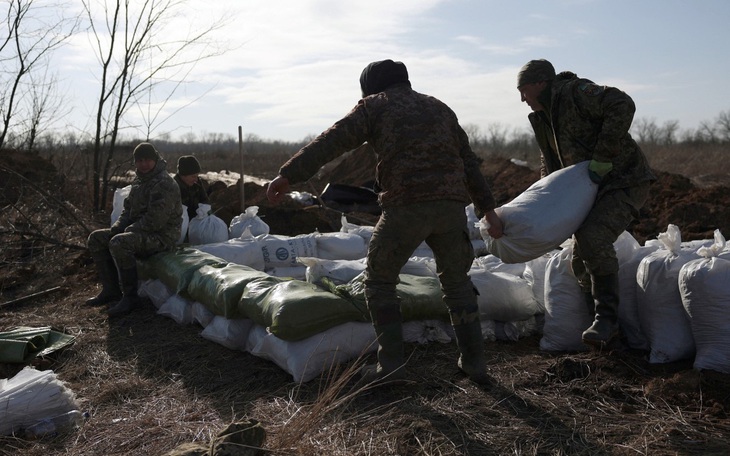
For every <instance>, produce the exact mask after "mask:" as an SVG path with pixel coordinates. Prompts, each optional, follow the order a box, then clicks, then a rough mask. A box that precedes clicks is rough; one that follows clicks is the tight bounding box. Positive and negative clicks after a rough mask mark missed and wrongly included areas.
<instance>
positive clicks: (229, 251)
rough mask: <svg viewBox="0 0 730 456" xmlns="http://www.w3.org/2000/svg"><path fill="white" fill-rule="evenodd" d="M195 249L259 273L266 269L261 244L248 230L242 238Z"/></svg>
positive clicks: (204, 245)
mask: <svg viewBox="0 0 730 456" xmlns="http://www.w3.org/2000/svg"><path fill="white" fill-rule="evenodd" d="M195 248H196V249H197V250H200V251H201V252H205V253H209V254H211V255H214V256H216V257H218V258H221V259H223V260H226V261H228V262H230V263H236V264H242V265H244V266H248V267H250V268H253V269H256V270H257V271H263V270H264V269H265V268H266V263H265V261H264V253H263V251H262V249H261V244H260V243H259V241H258V239H257V238H256V237H254V236H253V235H251V233H250V231H248V229H246V230H245V231H244V233H243V234H242V235H241V236H240V237H237V238H233V239H229V240H227V241H225V242H218V243H214V244H203V245H199V246H196V247H195Z"/></svg>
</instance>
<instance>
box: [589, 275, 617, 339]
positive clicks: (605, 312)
mask: <svg viewBox="0 0 730 456" xmlns="http://www.w3.org/2000/svg"><path fill="white" fill-rule="evenodd" d="M591 277H592V280H593V299H594V301H595V308H596V316H595V319H594V320H593V325H591V327H590V328H588V329H586V330H585V331H583V343H584V344H586V345H589V346H591V347H593V348H597V349H603V348H606V347H607V346H608V345H610V344H611V343H613V342H615V341H616V340H618V335H619V325H618V304H619V288H618V274H607V275H593V276H591Z"/></svg>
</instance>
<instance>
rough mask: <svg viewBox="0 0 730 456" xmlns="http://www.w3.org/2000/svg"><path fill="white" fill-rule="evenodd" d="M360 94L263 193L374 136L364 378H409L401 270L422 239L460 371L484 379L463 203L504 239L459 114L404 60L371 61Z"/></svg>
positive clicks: (277, 194) (277, 192) (281, 191)
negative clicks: (375, 215)
mask: <svg viewBox="0 0 730 456" xmlns="http://www.w3.org/2000/svg"><path fill="white" fill-rule="evenodd" d="M360 88H361V89H362V99H361V100H360V101H359V102H358V103H357V105H356V106H355V107H354V108H353V109H352V110H351V111H350V112H349V113H348V114H347V115H346V116H345V117H344V118H342V119H341V120H339V121H338V122H336V123H335V124H334V125H333V126H332V127H330V128H329V129H328V130H326V131H325V132H324V133H322V134H320V135H319V136H318V137H317V138H316V139H314V141H312V142H311V143H309V144H308V145H306V146H305V147H304V148H302V149H301V150H300V151H299V152H297V153H296V154H295V155H294V156H293V157H292V158H291V159H290V160H289V161H288V162H286V163H285V164H284V165H283V166H282V167H281V169H280V170H279V176H278V177H277V178H276V179H274V180H273V181H271V183H270V184H269V187H268V190H267V196H268V198H269V200H270V201H271V202H274V203H277V202H280V201H281V200H282V199H283V198H284V196H285V194H286V193H287V192H288V191H289V184H290V183H296V182H303V181H306V180H307V179H309V178H310V177H312V176H313V175H314V174H315V173H316V172H317V170H318V169H319V168H320V167H321V166H322V165H324V164H325V163H327V162H329V161H331V160H333V159H335V158H336V157H338V156H340V155H342V154H343V153H345V152H347V151H349V150H352V149H355V148H357V147H359V146H361V145H362V144H363V143H365V142H368V143H369V144H370V145H371V146H372V147H373V149H374V150H375V153H376V155H377V161H378V163H377V167H376V181H377V186H378V201H379V203H380V206H381V208H382V214H381V216H380V219H379V221H378V223H377V226H376V227H375V230H374V232H373V235H372V238H371V240H370V244H369V246H368V254H367V268H366V272H365V273H366V278H365V297H366V301H367V305H368V310H369V312H370V317H371V319H372V322H373V326H374V328H375V333H376V335H377V339H378V345H379V347H378V363H377V364H376V365H371V366H365V368H363V370H362V371H361V374H362V380H364V381H365V382H371V381H381V380H386V381H387V380H395V379H402V378H404V377H405V372H404V365H405V354H404V345H403V329H402V315H401V309H400V300H399V298H398V295H397V293H396V285H397V284H398V281H399V274H400V270H401V268H402V267H403V265H405V264H406V262H407V261H408V259H409V258H410V257H411V255H412V254H413V252H414V251H415V250H416V248H417V247H418V246H419V245H420V244H421V242H423V241H426V243H427V244H428V246H429V247H431V249H432V250H433V252H434V258H435V260H436V265H437V269H438V276H439V280H440V282H441V289H442V292H443V296H444V302H445V304H446V305H447V307H448V308H449V313H450V315H451V323H452V325H453V327H454V331H455V333H456V341H457V345H458V347H459V351H460V353H461V355H460V358H459V362H458V365H459V368H460V369H461V370H462V371H463V372H465V373H466V374H467V375H468V376H469V378H470V379H471V380H473V381H475V382H478V383H486V382H487V381H488V377H487V373H486V361H485V357H484V339H483V337H482V330H481V324H480V322H479V307H478V305H477V296H476V290H475V288H474V284H473V283H472V282H471V279H470V278H469V275H468V272H469V269H470V268H471V264H472V262H473V260H474V249H473V247H472V244H471V241H470V239H469V229H468V227H467V218H466V211H465V207H466V206H467V205H468V204H469V203H470V202H473V203H474V206H475V209H476V212H477V214H478V215H479V216H484V217H485V219H486V222H488V223H489V225H490V228H489V230H490V231H489V234H490V235H491V236H492V237H495V238H499V237H500V236H501V235H502V223H501V221H500V219H499V217H498V216H497V214H496V213H495V212H494V206H495V202H494V198H493V197H492V193H491V191H490V190H489V187H488V186H487V183H486V182H485V180H484V176H482V174H481V172H480V170H479V164H480V160H479V158H477V156H476V155H475V154H474V152H473V151H472V149H471V147H470V146H469V140H468V138H467V135H466V133H465V132H464V130H463V129H462V128H461V126H460V125H459V122H458V119H457V117H456V114H454V112H453V111H452V110H451V109H450V108H449V107H448V106H446V105H445V104H444V103H442V102H441V101H439V100H437V99H436V98H433V97H431V96H428V95H424V94H421V93H418V92H416V91H415V90H413V89H411V83H410V81H409V80H408V71H407V70H406V67H405V65H404V64H403V63H401V62H394V61H392V60H382V61H378V62H372V63H371V64H369V65H368V66H367V67H365V69H364V70H363V71H362V74H361V75H360Z"/></svg>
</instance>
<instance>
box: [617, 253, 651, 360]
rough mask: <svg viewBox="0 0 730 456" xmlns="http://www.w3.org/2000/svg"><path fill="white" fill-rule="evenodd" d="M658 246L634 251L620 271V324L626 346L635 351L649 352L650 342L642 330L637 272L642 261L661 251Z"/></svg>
mask: <svg viewBox="0 0 730 456" xmlns="http://www.w3.org/2000/svg"><path fill="white" fill-rule="evenodd" d="M659 248H660V246H659V245H658V244H647V245H644V246H643V247H639V248H638V249H636V250H635V251H634V256H633V257H631V258H630V259H629V260H627V261H626V262H624V263H623V264H622V265H621V266H620V267H619V270H618V283H619V305H618V323H619V327H620V328H621V334H622V335H623V336H624V338H625V339H626V344H627V345H628V346H629V347H631V348H633V349H635V350H647V351H648V350H649V340H648V339H647V338H646V334H644V331H643V330H642V329H641V320H640V319H639V302H638V300H637V294H636V293H637V291H636V289H637V285H636V271H637V270H638V269H639V264H641V261H642V260H643V259H644V257H646V256H647V255H649V254H650V253H652V252H654V251H656V250H657V249H659Z"/></svg>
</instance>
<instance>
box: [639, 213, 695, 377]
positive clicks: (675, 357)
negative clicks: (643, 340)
mask: <svg viewBox="0 0 730 456" xmlns="http://www.w3.org/2000/svg"><path fill="white" fill-rule="evenodd" d="M658 239H659V240H660V241H661V242H662V244H663V246H664V248H661V249H659V250H656V251H654V252H652V253H650V254H648V255H647V256H645V257H644V259H642V260H641V263H639V267H638V269H637V271H636V285H637V288H636V299H637V302H638V308H639V322H640V324H641V329H642V330H643V331H644V334H645V335H646V337H647V340H648V341H649V347H650V350H651V351H650V353H649V362H650V363H668V362H673V361H679V360H682V359H688V358H692V357H693V356H694V355H695V342H694V337H693V336H692V328H691V325H690V321H689V316H688V315H687V312H686V311H685V309H684V305H683V304H682V296H681V295H680V293H679V271H680V270H681V269H682V266H684V265H685V264H686V263H688V262H689V261H691V260H695V259H698V258H699V255H697V252H696V251H695V250H692V249H683V248H682V242H681V233H680V231H679V228H677V226H676V225H669V226H668V227H667V231H665V232H663V233H659V236H658Z"/></svg>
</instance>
